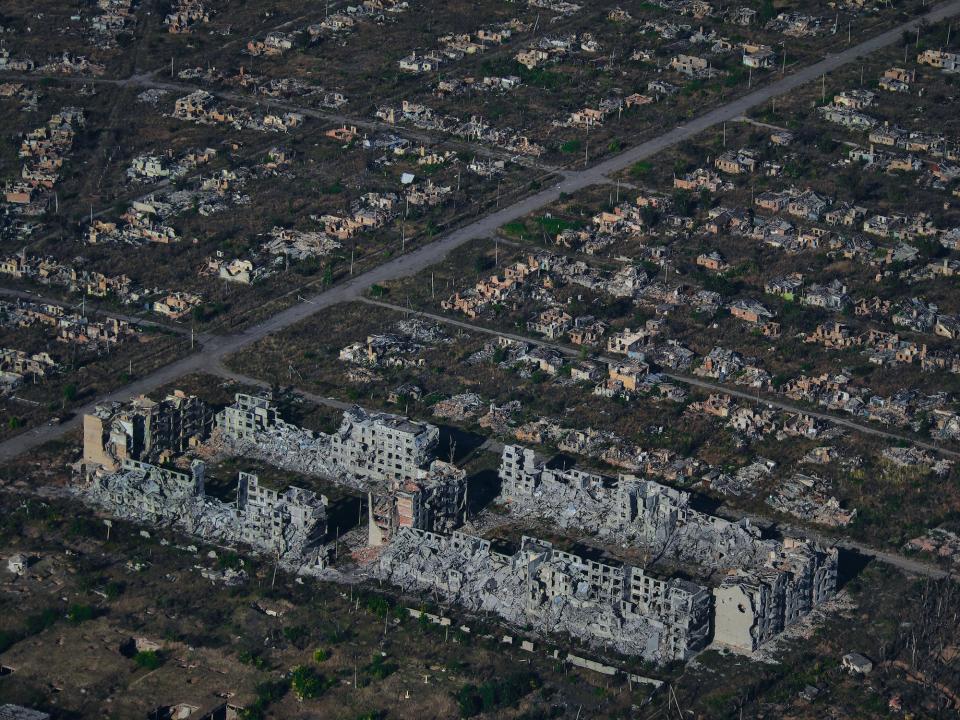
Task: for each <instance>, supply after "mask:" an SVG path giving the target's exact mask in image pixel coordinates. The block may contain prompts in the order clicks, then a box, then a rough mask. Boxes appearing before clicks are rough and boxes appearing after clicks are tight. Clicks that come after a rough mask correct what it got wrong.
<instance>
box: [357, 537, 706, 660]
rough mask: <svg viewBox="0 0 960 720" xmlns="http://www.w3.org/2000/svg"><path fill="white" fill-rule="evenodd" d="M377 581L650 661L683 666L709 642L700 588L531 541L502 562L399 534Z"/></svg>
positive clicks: (439, 540) (474, 549)
mask: <svg viewBox="0 0 960 720" xmlns="http://www.w3.org/2000/svg"><path fill="white" fill-rule="evenodd" d="M375 573H376V574H377V575H379V576H380V577H382V578H383V579H385V580H387V581H389V582H391V583H393V584H395V585H398V586H400V587H401V588H403V589H404V590H407V591H409V590H421V591H436V592H440V593H443V595H444V596H446V597H447V598H448V599H450V600H451V601H453V602H455V603H457V604H458V605H460V606H462V607H464V608H465V609H467V610H469V611H473V612H494V613H497V614H498V615H500V616H501V617H503V618H504V619H505V620H506V621H508V622H510V623H511V624H514V625H518V626H521V627H526V626H531V625H532V626H533V627H534V628H535V629H536V630H537V631H539V632H541V633H568V634H570V635H572V636H574V637H577V638H580V639H582V640H584V641H586V642H588V643H589V644H591V645H594V646H604V647H610V648H612V649H614V650H617V651H619V652H622V653H625V654H631V655H640V656H642V657H643V658H645V659H647V660H651V661H654V662H660V663H666V662H671V661H674V660H681V661H682V660H686V659H688V658H690V657H691V656H692V655H693V654H694V653H695V652H696V651H698V650H699V649H701V648H703V647H704V645H705V644H706V641H707V638H708V634H709V613H710V594H709V591H708V590H707V589H706V588H704V587H702V586H700V585H697V584H696V583H693V582H690V581H687V580H681V579H676V578H674V579H671V580H660V579H658V578H655V577H652V576H650V575H647V574H646V573H645V572H644V571H643V570H642V569H641V568H635V567H629V566H614V565H608V564H605V563H601V562H597V561H594V560H589V559H586V558H583V557H580V556H578V555H574V554H572V553H567V552H562V551H560V550H557V549H555V548H553V546H552V545H551V544H550V543H548V542H545V541H542V540H537V539H535V538H531V537H524V538H523V540H522V543H521V547H520V549H519V551H518V552H516V553H514V554H513V555H504V554H502V553H499V552H496V551H494V550H492V548H491V545H490V542H489V541H488V540H483V539H481V538H477V537H473V536H469V535H464V534H461V533H456V532H455V533H453V534H451V535H449V536H444V535H439V534H436V533H429V532H425V531H420V530H414V529H411V528H401V529H400V531H399V532H398V533H397V535H396V537H395V538H394V540H393V542H391V544H390V545H389V546H387V548H386V549H385V550H384V551H383V552H382V553H381V555H380V558H379V559H378V561H377V566H376V569H375Z"/></svg>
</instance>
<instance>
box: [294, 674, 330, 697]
mask: <svg viewBox="0 0 960 720" xmlns="http://www.w3.org/2000/svg"><path fill="white" fill-rule="evenodd" d="M328 687H330V683H329V682H328V681H327V680H325V679H324V677H323V676H322V675H320V674H319V673H318V672H317V671H316V670H314V669H313V668H312V667H309V666H307V665H298V666H297V667H295V668H294V669H293V673H291V675H290V688H291V689H292V690H293V694H294V695H296V696H297V700H300V701H303V700H313V699H314V698H318V697H320V696H321V695H322V694H323V693H324V692H325V691H326V690H327V688H328Z"/></svg>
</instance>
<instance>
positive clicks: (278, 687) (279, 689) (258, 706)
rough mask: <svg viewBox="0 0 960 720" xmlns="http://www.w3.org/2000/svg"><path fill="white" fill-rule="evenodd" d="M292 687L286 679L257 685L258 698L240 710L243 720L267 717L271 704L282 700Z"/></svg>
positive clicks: (258, 719) (259, 719) (256, 719)
mask: <svg viewBox="0 0 960 720" xmlns="http://www.w3.org/2000/svg"><path fill="white" fill-rule="evenodd" d="M289 689H290V683H289V682H287V681H286V680H271V681H268V682H264V683H260V684H259V685H257V698H256V700H254V701H253V703H251V704H250V705H248V706H247V707H245V708H244V709H243V710H241V711H240V717H241V718H242V720H261V719H262V718H264V717H266V710H267V708H268V707H270V705H272V704H273V703H275V702H277V701H278V700H282V699H283V696H284V695H286V694H287V690H289Z"/></svg>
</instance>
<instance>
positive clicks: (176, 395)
mask: <svg viewBox="0 0 960 720" xmlns="http://www.w3.org/2000/svg"><path fill="white" fill-rule="evenodd" d="M213 419H214V418H213V409H212V408H210V406H208V405H207V404H206V403H205V402H204V401H203V400H201V399H199V398H197V397H195V396H193V395H187V394H186V393H184V392H182V391H180V390H175V391H174V392H173V393H172V394H171V395H168V396H167V397H166V398H164V399H163V400H161V401H159V402H156V401H154V400H151V399H150V398H148V397H145V396H140V397H137V398H134V399H133V400H131V401H129V402H127V403H119V402H107V403H101V404H99V405H97V407H96V409H95V410H94V412H93V413H91V414H88V415H84V416H83V463H84V466H85V468H86V471H87V473H91V472H93V471H94V470H96V469H97V468H104V469H105V470H107V471H110V472H116V471H117V470H119V468H120V466H121V464H122V463H123V462H124V461H126V460H137V461H144V462H157V461H163V460H164V459H167V458H169V457H172V456H174V455H179V454H181V453H183V452H184V451H186V450H187V449H188V448H190V447H193V446H195V445H198V444H199V443H200V442H202V441H203V440H205V439H206V438H207V437H209V435H210V431H211V430H212V428H213Z"/></svg>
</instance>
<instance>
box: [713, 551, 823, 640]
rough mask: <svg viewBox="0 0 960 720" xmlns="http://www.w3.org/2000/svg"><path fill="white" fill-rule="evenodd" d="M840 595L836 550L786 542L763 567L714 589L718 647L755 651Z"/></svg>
mask: <svg viewBox="0 0 960 720" xmlns="http://www.w3.org/2000/svg"><path fill="white" fill-rule="evenodd" d="M836 589H837V549H836V548H829V549H823V548H820V547H818V546H816V545H815V544H814V543H811V542H809V541H802V540H793V539H790V538H787V539H786V540H784V543H783V549H782V550H781V551H780V552H772V553H771V555H770V557H769V559H768V563H767V564H766V565H763V566H761V567H755V568H747V569H737V570H734V571H731V573H730V574H729V575H727V577H726V578H724V580H723V582H721V583H720V586H719V587H716V588H714V589H713V598H714V616H715V622H714V641H715V642H716V643H717V644H719V645H725V646H727V647H730V648H733V649H737V650H747V651H750V650H756V649H757V648H758V647H759V646H760V645H762V644H763V643H765V642H766V641H767V640H770V639H771V638H773V637H775V636H776V635H778V634H779V633H781V632H783V631H784V629H786V628H787V627H789V626H790V625H792V624H793V623H795V622H796V621H797V620H799V619H800V618H801V617H802V616H804V615H806V614H807V613H808V612H810V611H811V610H812V609H813V608H814V607H816V606H817V605H819V604H821V603H823V602H826V601H827V600H829V599H830V598H831V597H833V595H834V593H836Z"/></svg>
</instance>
